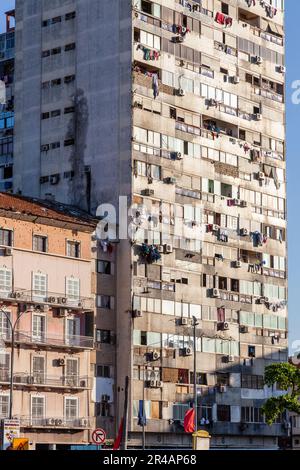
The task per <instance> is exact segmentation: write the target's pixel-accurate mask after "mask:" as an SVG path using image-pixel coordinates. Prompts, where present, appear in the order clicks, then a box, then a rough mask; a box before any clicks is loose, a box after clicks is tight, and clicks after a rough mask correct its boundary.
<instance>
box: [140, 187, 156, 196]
mask: <svg viewBox="0 0 300 470" xmlns="http://www.w3.org/2000/svg"><path fill="white" fill-rule="evenodd" d="M142 195H143V196H154V189H148V188H147V189H143V190H142Z"/></svg>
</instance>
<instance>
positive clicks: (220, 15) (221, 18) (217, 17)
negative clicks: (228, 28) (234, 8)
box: [216, 12, 225, 24]
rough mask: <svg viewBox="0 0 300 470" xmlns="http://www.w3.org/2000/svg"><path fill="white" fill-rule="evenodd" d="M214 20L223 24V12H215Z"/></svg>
mask: <svg viewBox="0 0 300 470" xmlns="http://www.w3.org/2000/svg"><path fill="white" fill-rule="evenodd" d="M216 22H217V23H219V24H225V15H223V13H220V12H218V13H217V14H216Z"/></svg>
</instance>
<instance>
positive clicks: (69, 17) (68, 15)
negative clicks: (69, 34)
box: [65, 11, 76, 21]
mask: <svg viewBox="0 0 300 470" xmlns="http://www.w3.org/2000/svg"><path fill="white" fill-rule="evenodd" d="M74 18H76V11H71V12H70V13H66V15H65V20H66V21H69V20H73V19H74Z"/></svg>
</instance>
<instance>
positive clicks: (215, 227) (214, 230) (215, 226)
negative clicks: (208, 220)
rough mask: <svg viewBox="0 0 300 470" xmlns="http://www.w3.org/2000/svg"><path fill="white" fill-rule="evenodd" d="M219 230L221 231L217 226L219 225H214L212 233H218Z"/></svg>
mask: <svg viewBox="0 0 300 470" xmlns="http://www.w3.org/2000/svg"><path fill="white" fill-rule="evenodd" d="M218 230H220V226H219V225H217V224H213V226H212V231H213V232H217V231H218Z"/></svg>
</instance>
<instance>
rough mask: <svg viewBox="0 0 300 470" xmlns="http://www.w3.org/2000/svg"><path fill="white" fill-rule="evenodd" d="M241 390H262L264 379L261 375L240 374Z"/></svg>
mask: <svg viewBox="0 0 300 470" xmlns="http://www.w3.org/2000/svg"><path fill="white" fill-rule="evenodd" d="M241 379H242V380H241V382H242V388H252V389H256V390H257V389H262V388H264V378H263V376H262V375H250V374H242V377H241Z"/></svg>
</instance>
